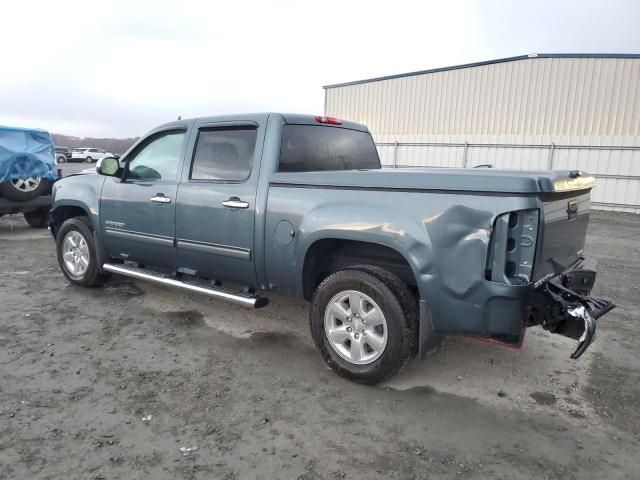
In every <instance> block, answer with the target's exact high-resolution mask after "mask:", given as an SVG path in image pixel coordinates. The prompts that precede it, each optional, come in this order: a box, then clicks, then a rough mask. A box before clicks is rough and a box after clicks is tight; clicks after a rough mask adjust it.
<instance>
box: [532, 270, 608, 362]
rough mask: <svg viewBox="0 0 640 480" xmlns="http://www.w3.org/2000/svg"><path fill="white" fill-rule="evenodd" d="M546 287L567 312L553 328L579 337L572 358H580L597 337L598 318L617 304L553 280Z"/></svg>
mask: <svg viewBox="0 0 640 480" xmlns="http://www.w3.org/2000/svg"><path fill="white" fill-rule="evenodd" d="M544 289H545V291H546V293H547V294H548V295H550V296H551V297H552V298H553V299H554V300H555V301H556V302H557V303H559V304H560V305H561V309H562V312H563V313H566V314H567V315H565V318H563V319H562V320H560V321H558V322H555V323H554V325H553V328H551V330H552V331H553V332H554V333H559V334H561V335H564V336H566V337H570V338H574V339H577V340H578V346H577V347H576V349H575V351H574V352H573V353H572V354H571V358H572V359H574V360H575V359H578V358H580V356H582V354H583V353H584V352H585V351H586V350H587V348H589V345H591V343H592V342H593V340H594V339H595V336H596V320H598V318H600V317H601V316H603V315H604V314H606V313H608V312H610V311H611V310H613V309H614V308H615V307H616V305H615V304H614V303H613V302H612V301H610V300H603V299H600V298H593V297H589V296H586V295H581V294H579V293H576V292H574V291H573V290H569V289H568V288H567V287H564V286H563V285H560V284H559V283H557V282H555V281H553V280H551V281H549V282H546V283H545V284H544Z"/></svg>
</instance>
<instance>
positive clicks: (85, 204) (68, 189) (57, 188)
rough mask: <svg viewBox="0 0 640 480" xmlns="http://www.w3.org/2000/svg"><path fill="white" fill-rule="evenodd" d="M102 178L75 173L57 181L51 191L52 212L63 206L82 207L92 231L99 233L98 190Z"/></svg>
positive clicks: (102, 180) (100, 188)
mask: <svg viewBox="0 0 640 480" xmlns="http://www.w3.org/2000/svg"><path fill="white" fill-rule="evenodd" d="M104 178H105V177H103V176H101V175H93V174H92V175H75V176H71V177H66V178H63V179H62V180H59V181H57V182H56V183H55V184H54V186H53V191H52V201H51V211H52V214H54V215H55V212H56V211H57V210H58V209H63V208H64V207H72V208H79V209H82V210H83V211H84V212H85V213H86V215H87V216H88V217H89V220H90V222H91V226H92V228H93V231H94V232H95V233H96V234H98V235H99V232H100V228H99V227H100V221H99V207H100V191H101V190H102V185H103V183H104Z"/></svg>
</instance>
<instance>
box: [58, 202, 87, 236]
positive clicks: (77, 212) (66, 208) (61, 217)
mask: <svg viewBox="0 0 640 480" xmlns="http://www.w3.org/2000/svg"><path fill="white" fill-rule="evenodd" d="M76 217H87V219H88V220H89V226H90V227H91V229H92V230H94V231H95V227H94V226H93V225H92V220H91V213H90V211H89V209H88V208H87V207H86V205H82V204H76V203H65V204H62V205H56V206H55V207H54V208H52V209H51V212H50V215H49V227H50V228H51V233H53V236H54V237H55V236H56V235H57V232H58V230H59V229H60V226H61V225H62V224H63V223H64V222H65V221H66V220H68V219H70V218H76Z"/></svg>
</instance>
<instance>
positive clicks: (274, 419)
mask: <svg viewBox="0 0 640 480" xmlns="http://www.w3.org/2000/svg"><path fill="white" fill-rule="evenodd" d="M80 166H81V167H83V168H84V167H85V166H84V165H80ZM62 167H63V168H65V167H66V165H63V166H62ZM73 167H74V168H75V167H76V165H73ZM78 169H82V168H78ZM0 252H1V253H0V305H1V306H2V308H1V309H0V365H1V367H0V426H1V428H0V478H6V479H23V478H24V479H44V478H65V479H70V478H83V479H129V478H153V479H164V478H167V479H175V478H189V479H191V478H193V479H212V478H228V479H235V478H239V479H245V478H249V479H252V478H264V479H274V478H285V479H297V478H303V479H332V478H349V479H351V478H354V479H360V478H363V479H364V478H367V479H377V478H380V479H409V478H475V479H485V478H505V479H507V478H508V479H519V478H536V479H538V478H559V479H560V478H561V479H573V478H575V479H578V478H579V479H592V478H593V479H602V478H607V479H615V478H629V479H638V478H640V462H639V461H638V458H637V457H638V452H639V451H640V404H639V403H640V401H639V399H640V340H639V338H638V335H637V331H636V328H637V325H638V321H639V320H640V315H639V314H638V311H637V307H638V303H639V301H638V299H639V297H640V290H639V285H640V217H638V216H632V215H622V214H611V213H606V214H605V213H596V214H594V215H593V217H592V222H591V227H590V230H589V238H588V245H587V248H586V253H587V254H588V255H591V256H595V257H597V258H599V260H600V274H599V278H598V281H597V282H596V290H595V292H594V294H595V295H597V296H602V297H609V298H613V299H614V300H615V301H616V303H618V305H619V307H618V308H617V309H616V310H614V311H613V312H612V313H610V314H609V315H607V316H606V317H604V319H603V320H602V321H601V322H600V329H599V334H598V339H597V341H596V344H595V345H593V346H592V348H591V349H590V350H589V351H588V352H587V353H586V354H585V355H584V356H583V358H581V359H580V360H579V361H577V362H574V361H571V360H569V358H568V357H569V354H570V352H571V351H572V348H573V347H574V343H573V342H572V341H570V340H566V339H563V338H561V337H552V336H549V335H548V334H546V333H545V332H544V331H542V330H540V329H531V330H530V331H529V334H528V336H527V339H526V341H525V349H524V351H522V352H517V351H513V350H508V349H502V348H498V347H495V346H491V345H488V344H485V343H482V342H479V341H475V340H472V339H463V338H450V339H447V340H446V341H445V343H444V345H443V347H442V349H441V350H440V351H439V352H438V353H436V354H435V355H433V356H432V357H430V358H429V359H427V360H426V361H423V362H414V363H413V364H412V365H411V366H410V367H409V368H408V369H407V370H405V371H404V372H403V373H402V374H401V375H400V376H398V377H397V378H395V379H393V381H391V382H390V383H389V384H387V385H383V386H379V387H366V386H361V385H357V384H353V383H350V382H348V381H345V380H342V379H341V378H339V377H338V376H336V375H335V374H333V373H332V372H331V371H330V370H328V369H327V368H326V367H325V366H324V364H323V363H322V360H321V359H320V356H319V354H317V352H316V351H315V349H314V347H313V344H312V341H311V338H310V335H309V332H308V323H307V305H306V304H305V303H304V302H297V301H292V300H290V299H285V298H280V297H273V296H272V297H271V303H270V305H269V306H268V307H267V308H265V309H262V310H257V311H249V310H245V309H242V308H241V307H236V306H233V305H229V304H226V303H222V302H219V301H215V300H211V299H208V298H204V297H200V296H197V295H193V294H187V293H183V292H179V291H173V290H169V289H165V288H161V287H157V286H153V285H149V284H145V283H139V282H133V281H131V280H128V279H125V278H123V277H113V278H112V280H111V281H110V283H109V284H108V285H106V286H105V287H103V288H96V289H80V288H75V287H72V286H70V285H68V284H67V282H66V281H65V279H64V278H63V276H62V274H61V273H60V272H59V270H58V266H57V264H56V260H55V257H54V248H53V242H52V239H51V238H50V237H49V234H48V232H46V231H42V230H34V229H30V228H28V227H27V225H26V223H25V222H24V221H23V219H22V217H21V216H19V215H16V216H8V217H3V218H2V219H0ZM181 447H187V448H192V450H191V451H188V450H187V451H184V452H181V451H180V450H179V449H180V448H181Z"/></svg>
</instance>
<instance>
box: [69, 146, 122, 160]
mask: <svg viewBox="0 0 640 480" xmlns="http://www.w3.org/2000/svg"><path fill="white" fill-rule="evenodd" d="M105 157H113V154H112V153H109V152H107V151H105V150H102V149H100V148H76V149H74V150H73V152H72V154H71V159H72V160H75V161H81V162H87V163H94V162H97V161H98V160H101V159H103V158H105Z"/></svg>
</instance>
